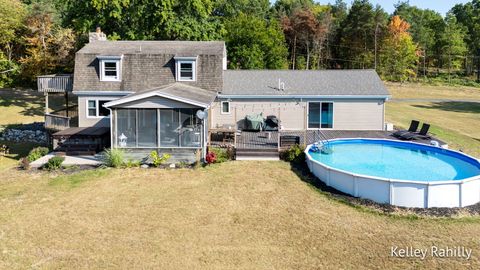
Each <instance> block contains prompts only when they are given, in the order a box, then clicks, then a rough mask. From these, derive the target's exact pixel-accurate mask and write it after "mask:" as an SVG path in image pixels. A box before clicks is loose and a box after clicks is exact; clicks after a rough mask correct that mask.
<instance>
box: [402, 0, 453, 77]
mask: <svg viewBox="0 0 480 270" xmlns="http://www.w3.org/2000/svg"><path fill="white" fill-rule="evenodd" d="M394 15H399V16H400V17H401V18H402V19H403V20H405V21H406V22H408V23H409V24H410V25H411V27H410V29H409V32H410V33H411V34H412V38H413V41H414V42H416V43H417V44H418V46H419V48H420V49H421V50H422V56H423V57H422V59H423V66H424V67H423V68H424V74H426V68H428V67H429V66H432V64H433V63H439V62H440V61H441V60H442V59H441V56H440V55H441V54H442V52H441V46H440V45H439V44H438V40H439V39H440V35H441V34H442V32H443V29H444V27H445V23H444V21H443V18H442V16H441V15H440V14H439V13H438V12H435V11H433V10H430V9H420V8H418V7H416V6H411V5H410V4H409V3H408V2H400V3H399V4H397V5H396V9H395V12H394Z"/></svg>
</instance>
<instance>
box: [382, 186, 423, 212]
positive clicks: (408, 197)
mask: <svg viewBox="0 0 480 270" xmlns="http://www.w3.org/2000/svg"><path fill="white" fill-rule="evenodd" d="M392 186H393V188H392V192H393V196H392V202H390V204H393V205H398V206H404V207H427V205H426V202H427V200H426V198H427V196H428V195H427V186H428V185H424V184H414V183H402V182H392Z"/></svg>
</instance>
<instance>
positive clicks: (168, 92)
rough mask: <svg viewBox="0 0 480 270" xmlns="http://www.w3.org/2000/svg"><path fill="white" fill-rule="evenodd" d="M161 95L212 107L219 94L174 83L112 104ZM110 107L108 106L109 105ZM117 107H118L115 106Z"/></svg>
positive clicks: (138, 93) (141, 92)
mask: <svg viewBox="0 0 480 270" xmlns="http://www.w3.org/2000/svg"><path fill="white" fill-rule="evenodd" d="M155 95H161V96H164V97H167V98H172V99H175V100H178V101H180V102H182V101H184V102H187V103H188V102H194V103H198V104H202V105H205V106H208V105H210V104H211V103H212V102H213V101H214V100H215V98H216V96H217V93H215V92H213V91H208V90H205V89H202V88H198V87H195V86H191V85H186V84H183V83H173V84H169V85H164V86H160V87H155V88H153V89H149V90H145V91H140V92H136V93H133V94H130V95H128V96H125V97H122V98H120V99H116V100H114V101H112V102H111V103H118V104H123V103H129V102H132V101H134V100H141V99H144V98H148V97H147V96H155ZM107 105H108V104H107ZM113 106H116V105H113Z"/></svg>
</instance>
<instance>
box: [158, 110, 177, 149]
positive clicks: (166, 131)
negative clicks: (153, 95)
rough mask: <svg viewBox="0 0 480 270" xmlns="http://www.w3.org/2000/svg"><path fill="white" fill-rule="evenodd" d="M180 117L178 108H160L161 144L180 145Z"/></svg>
mask: <svg viewBox="0 0 480 270" xmlns="http://www.w3.org/2000/svg"><path fill="white" fill-rule="evenodd" d="M180 129H181V127H180V119H179V114H178V110H175V109H161V110H160V146H161V147H178V146H179V136H180Z"/></svg>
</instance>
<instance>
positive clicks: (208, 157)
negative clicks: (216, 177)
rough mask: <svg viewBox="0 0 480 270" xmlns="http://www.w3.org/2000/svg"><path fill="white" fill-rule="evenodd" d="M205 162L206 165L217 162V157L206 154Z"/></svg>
mask: <svg viewBox="0 0 480 270" xmlns="http://www.w3.org/2000/svg"><path fill="white" fill-rule="evenodd" d="M205 161H206V162H207V164H213V163H215V161H217V155H216V154H215V153H214V152H208V153H207V156H206V157H205Z"/></svg>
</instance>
